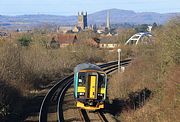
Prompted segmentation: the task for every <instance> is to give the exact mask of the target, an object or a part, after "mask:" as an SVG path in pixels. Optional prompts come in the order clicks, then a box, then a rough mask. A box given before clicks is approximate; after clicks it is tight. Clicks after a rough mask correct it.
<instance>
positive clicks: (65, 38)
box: [57, 34, 77, 44]
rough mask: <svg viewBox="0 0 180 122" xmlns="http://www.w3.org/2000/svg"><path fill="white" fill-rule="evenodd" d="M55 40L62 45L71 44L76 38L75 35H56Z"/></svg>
mask: <svg viewBox="0 0 180 122" xmlns="http://www.w3.org/2000/svg"><path fill="white" fill-rule="evenodd" d="M57 39H58V41H59V43H61V44H62V43H69V44H73V43H74V42H75V41H76V40H77V37H76V35H75V34H58V35H57Z"/></svg>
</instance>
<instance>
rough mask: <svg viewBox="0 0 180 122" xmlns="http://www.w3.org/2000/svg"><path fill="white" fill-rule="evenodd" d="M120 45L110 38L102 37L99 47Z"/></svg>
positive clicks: (110, 47) (107, 47) (109, 47)
mask: <svg viewBox="0 0 180 122" xmlns="http://www.w3.org/2000/svg"><path fill="white" fill-rule="evenodd" d="M118 46H120V44H118V43H117V42H115V41H112V40H110V39H109V38H101V41H100V44H99V47H100V48H106V49H114V48H117V47H118Z"/></svg>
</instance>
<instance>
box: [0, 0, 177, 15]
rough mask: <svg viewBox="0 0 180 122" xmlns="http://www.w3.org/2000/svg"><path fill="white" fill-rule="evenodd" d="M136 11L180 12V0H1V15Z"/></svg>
mask: <svg viewBox="0 0 180 122" xmlns="http://www.w3.org/2000/svg"><path fill="white" fill-rule="evenodd" d="M112 8H117V9H124V10H133V11H135V12H158V13H172V12H180V0H0V15H25V14H26V15H27V14H52V15H67V16H68V15H76V14H77V12H78V11H87V12H88V13H93V12H97V11H100V10H105V9H112Z"/></svg>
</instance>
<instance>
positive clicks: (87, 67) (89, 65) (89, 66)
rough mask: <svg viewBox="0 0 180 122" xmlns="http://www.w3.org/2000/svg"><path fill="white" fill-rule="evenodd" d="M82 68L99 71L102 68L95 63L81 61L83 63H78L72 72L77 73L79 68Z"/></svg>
mask: <svg viewBox="0 0 180 122" xmlns="http://www.w3.org/2000/svg"><path fill="white" fill-rule="evenodd" d="M84 69H90V70H99V71H102V69H101V68H100V67H99V66H97V65H95V64H90V63H83V64H79V65H77V66H76V67H75V68H74V73H77V72H79V71H81V70H84Z"/></svg>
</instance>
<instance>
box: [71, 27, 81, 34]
mask: <svg viewBox="0 0 180 122" xmlns="http://www.w3.org/2000/svg"><path fill="white" fill-rule="evenodd" d="M72 31H73V32H74V33H79V32H80V31H81V28H80V27H78V26H75V27H74V29H73V30H72Z"/></svg>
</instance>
